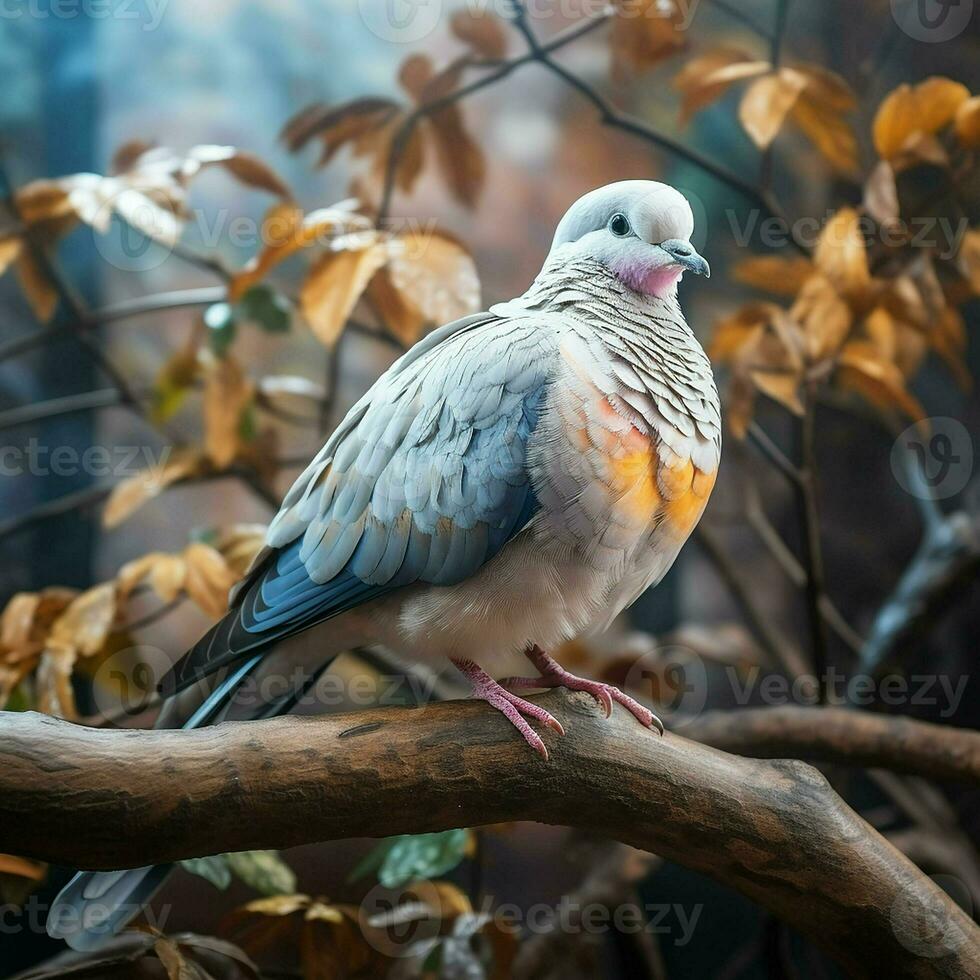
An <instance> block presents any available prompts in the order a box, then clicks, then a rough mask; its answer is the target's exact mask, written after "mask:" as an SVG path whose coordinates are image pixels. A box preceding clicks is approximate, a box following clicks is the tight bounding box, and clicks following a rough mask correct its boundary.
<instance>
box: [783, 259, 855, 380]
mask: <svg viewBox="0 0 980 980" xmlns="http://www.w3.org/2000/svg"><path fill="white" fill-rule="evenodd" d="M789 315H790V317H791V318H792V319H793V320H794V321H795V322H796V323H798V324H799V325H800V328H801V329H802V331H803V337H804V341H805V344H806V352H807V357H808V359H809V361H810V362H817V361H820V360H822V359H823V358H825V357H829V356H830V355H832V354H833V353H835V352H836V351H837V349H838V348H839V347H840V345H841V344H842V343H844V341H845V340H846V339H847V335H848V333H849V331H850V329H851V324H852V322H853V316H852V314H851V310H850V308H849V307H848V305H847V303H845V302H844V301H843V300H842V299H841V298H840V296H839V295H838V293H837V290H836V289H835V288H834V286H833V285H832V283H831V282H830V280H829V279H828V278H827V277H825V276H822V275H820V274H819V273H818V274H817V275H815V276H812V277H811V278H810V279H808V280H807V282H806V284H805V285H804V286H803V289H802V290H800V294H799V296H798V297H797V298H796V302H795V303H794V304H793V308H792V309H791V310H790V313H789Z"/></svg>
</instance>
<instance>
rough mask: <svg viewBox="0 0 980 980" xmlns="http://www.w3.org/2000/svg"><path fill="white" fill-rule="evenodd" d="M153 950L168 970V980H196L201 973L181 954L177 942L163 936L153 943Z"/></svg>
mask: <svg viewBox="0 0 980 980" xmlns="http://www.w3.org/2000/svg"><path fill="white" fill-rule="evenodd" d="M153 952H154V953H156V955H157V959H158V960H160V962H161V963H162V964H163V967H164V969H165V970H166V971H167V980H194V978H195V977H199V976H200V973H199V972H198V971H197V970H194V969H193V968H192V967H191V966H190V964H189V963H187V961H186V960H185V959H184V957H183V956H182V955H181V952H180V950H179V949H178V948H177V946H176V944H175V943H172V942H171V941H170V940H169V939H167V938H166V937H164V936H161V937H160V938H159V939H157V940H156V942H154V944H153Z"/></svg>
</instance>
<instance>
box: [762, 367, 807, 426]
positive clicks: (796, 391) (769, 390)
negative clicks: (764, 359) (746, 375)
mask: <svg viewBox="0 0 980 980" xmlns="http://www.w3.org/2000/svg"><path fill="white" fill-rule="evenodd" d="M750 377H751V378H752V382H753V384H754V385H755V386H756V388H758V389H759V391H761V392H762V393H763V394H764V395H768V396H769V397H770V398H771V399H773V401H776V402H779V404H780V405H782V406H783V407H784V408H788V409H789V410H790V411H791V412H792V413H793V414H794V415H802V414H803V402H802V401H800V376H799V374H797V373H796V372H793V371H761V370H759V371H752V372H750Z"/></svg>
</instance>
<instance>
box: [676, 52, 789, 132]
mask: <svg viewBox="0 0 980 980" xmlns="http://www.w3.org/2000/svg"><path fill="white" fill-rule="evenodd" d="M771 70H772V65H771V64H770V63H769V62H768V61H757V60H753V59H752V58H750V57H749V55H747V54H745V52H743V51H739V50H738V49H736V48H725V47H719V48H713V49H712V50H710V51H706V52H704V53H703V54H700V55H698V56H697V57H695V58H691V59H690V60H689V61H688V62H687V64H685V65H684V67H683V68H682V69H681V70H680V72H678V74H677V75H676V76H675V78H674V82H673V84H674V88H675V89H677V91H678V92H680V94H681V123H686V122H688V120H690V118H691V117H692V116H693V115H694V114H695V113H697V112H700V111H701V110H702V109H704V108H706V107H707V106H709V105H711V104H712V103H713V102H716V101H717V100H718V99H720V98H721V97H722V96H723V95H724V94H725V92H727V91H728V89H729V88H730V87H731V86H732V85H733V84H735V83H736V82H740V81H743V80H745V79H748V78H755V77H756V76H758V75H763V74H765V73H766V72H769V71H771Z"/></svg>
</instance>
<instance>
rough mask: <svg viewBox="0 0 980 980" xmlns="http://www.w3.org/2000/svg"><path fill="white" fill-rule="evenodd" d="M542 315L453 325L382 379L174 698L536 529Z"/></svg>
mask: <svg viewBox="0 0 980 980" xmlns="http://www.w3.org/2000/svg"><path fill="white" fill-rule="evenodd" d="M539 317H540V315H537V316H535V315H523V316H514V317H499V316H494V315H492V314H482V315H479V316H476V317H470V318H467V319H466V320H464V321H460V322H458V323H455V324H450V325H448V326H447V327H443V328H441V329H440V330H439V331H436V332H435V333H434V334H432V335H430V336H429V337H427V338H426V339H425V340H424V341H422V342H421V343H420V344H418V345H416V347H414V348H413V349H412V350H411V351H409V352H408V353H407V354H406V355H405V356H404V357H403V358H402V359H401V360H400V361H399V362H397V363H396V364H395V365H393V367H392V368H391V369H390V370H389V371H388V372H386V373H385V374H384V375H382V377H381V378H380V379H379V380H378V381H377V382H376V383H375V385H374V386H373V387H372V388H371V389H370V390H369V391H368V392H367V394H366V395H365V396H364V397H363V398H362V399H361V400H360V401H359V402H358V403H357V404H356V405H355V406H354V407H353V408H352V409H351V411H350V412H349V413H348V415H347V417H346V418H345V419H344V421H343V422H342V423H341V425H340V426H339V427H338V428H337V430H336V431H335V432H334V434H333V435H332V436H331V438H330V439H329V440H328V442H327V444H326V445H325V446H324V448H323V450H322V451H321V452H320V453H319V454H318V456H317V457H316V458H315V459H314V460H313V462H312V463H311V464H310V465H309V466H308V467H307V469H306V471H305V472H304V473H303V474H302V475H301V476H300V477H299V479H298V480H297V481H296V483H295V484H294V485H293V487H292V489H291V490H290V491H289V493H288V494H287V495H286V497H285V499H284V501H283V505H282V508H281V510H280V511H279V513H278V514H277V516H276V518H275V519H274V520H273V522H272V524H271V525H270V528H269V532H268V537H267V546H268V548H267V551H266V554H265V556H264V559H263V561H262V563H261V564H260V565H259V566H258V567H257V568H256V569H255V571H254V573H253V574H252V576H251V578H250V579H249V580H248V581H247V582H246V584H245V585H244V586H243V588H242V589H241V590H240V591H239V594H238V596H237V597H236V605H235V608H233V609H232V610H231V612H230V613H229V614H228V616H227V617H226V618H225V619H224V620H223V621H222V622H221V623H219V624H218V625H217V626H216V627H215V628H214V629H213V630H212V631H211V633H210V634H208V635H207V636H205V637H204V638H202V640H201V641H200V642H199V643H198V644H197V646H196V647H195V648H194V649H193V650H191V651H190V653H189V654H188V655H187V656H186V657H185V658H184V660H183V661H181V663H179V664H178V665H177V667H176V668H175V671H174V672H173V675H172V677H171V678H170V679H169V683H168V682H166V681H165V683H164V685H163V688H164V691H165V693H169V692H170V691H173V690H179V689H180V688H182V687H185V686H187V684H189V683H191V682H193V681H194V679H195V678H197V677H199V676H201V675H203V674H206V673H210V672H211V671H213V670H215V669H217V668H218V667H220V666H222V665H223V664H226V663H229V662H231V661H232V660H235V659H238V658H239V657H241V656H243V655H244V654H246V653H248V652H249V651H252V650H256V649H259V648H261V647H263V646H266V645H268V644H269V643H271V642H273V641H275V640H278V639H281V638H282V637H284V636H287V635H290V634H291V633H295V632H298V631H299V630H302V629H306V628H308V627H309V626H312V625H314V624H315V623H318V622H321V621H323V620H324V619H327V618H329V617H331V616H334V615H337V614H338V613H340V612H343V611H345V610H348V609H350V608H352V607H353V606H356V605H359V604H361V603H363V602H365V601H368V600H370V599H373V598H376V597H378V596H380V595H383V594H385V593H386V592H388V591H391V590H392V589H395V588H398V587H400V586H404V585H408V584H410V583H413V582H427V583H432V584H436V585H448V584H452V583H455V582H459V581H462V580H463V579H465V578H467V577H468V576H470V575H472V574H473V573H474V572H475V571H476V570H477V569H478V568H479V567H480V566H481V565H483V564H484V563H485V562H486V561H488V560H489V559H490V558H492V557H493V556H494V555H495V554H496V553H497V552H498V551H499V550H500V549H501V548H502V547H503V545H504V544H505V543H506V542H507V541H508V540H509V539H510V538H511V537H513V535H514V534H516V533H517V532H518V531H520V530H521V528H522V527H524V526H525V525H526V524H527V522H528V520H530V517H531V515H532V514H533V512H534V510H535V508H536V501H535V499H534V493H533V491H532V489H531V486H530V483H529V479H528V473H527V467H526V447H527V441H528V438H529V437H530V434H531V432H532V431H533V429H534V427H535V424H536V422H537V415H538V410H539V407H540V405H541V402H542V398H543V396H544V392H545V388H546V385H547V383H548V380H549V377H550V375H551V373H552V371H553V369H554V365H555V360H556V340H555V331H554V330H553V329H550V328H549V327H548V326H545V325H543V324H542V323H540V322H538V320H539Z"/></svg>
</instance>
